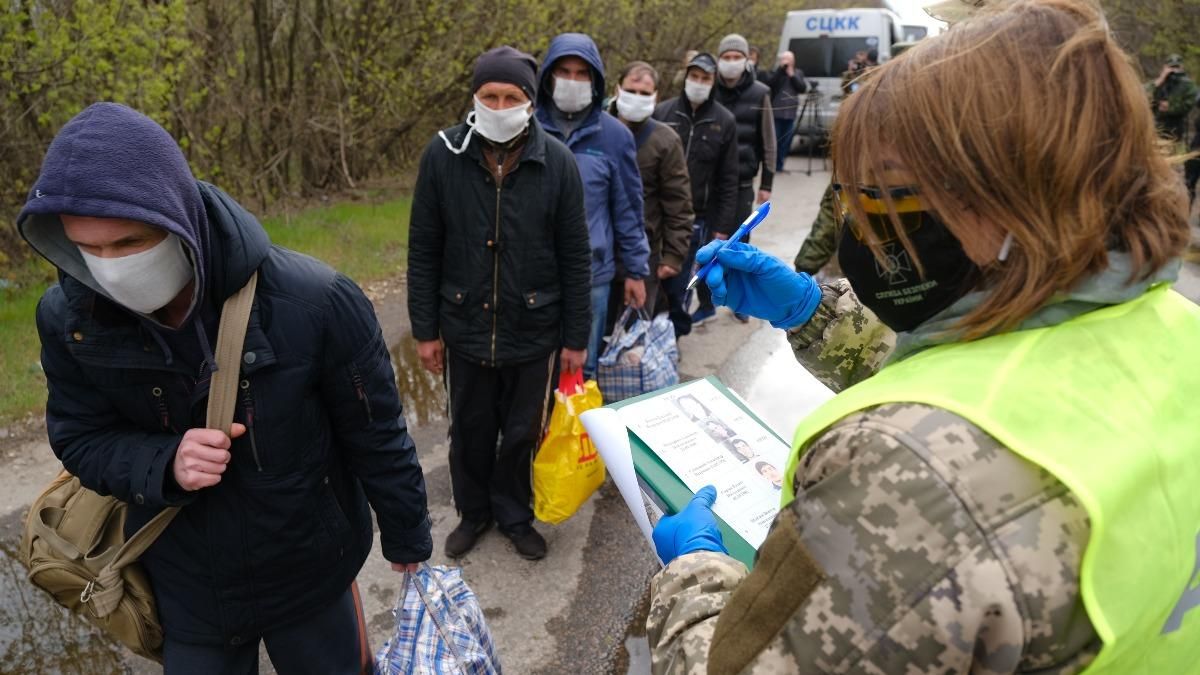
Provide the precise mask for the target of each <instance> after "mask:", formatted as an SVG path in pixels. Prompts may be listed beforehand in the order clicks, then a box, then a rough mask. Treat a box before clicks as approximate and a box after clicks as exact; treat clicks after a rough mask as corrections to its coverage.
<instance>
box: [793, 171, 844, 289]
mask: <svg viewBox="0 0 1200 675" xmlns="http://www.w3.org/2000/svg"><path fill="white" fill-rule="evenodd" d="M833 200H834V196H833V185H832V184H831V185H830V186H829V187H827V188H825V194H823V195H821V210H820V211H819V212H818V213H817V218H816V220H814V221H813V224H812V230H810V231H809V233H808V237H806V238H805V239H804V243H803V244H801V245H800V251H799V252H798V253H797V254H796V259H795V261H793V264H794V265H795V267H796V271H797V272H804V273H805V274H812V275H816V274H817V273H818V272H820V271H821V270H822V268H826V267H828V269H826V270H825V273H826V275H827V276H829V277H830V278H833V279H836V278H838V277H840V276H842V269H841V266H839V265H838V261H837V245H838V235H839V234H841V228H840V227H838V220H837V212H836V210H835V208H834V201H833Z"/></svg>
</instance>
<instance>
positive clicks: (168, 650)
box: [17, 103, 432, 675]
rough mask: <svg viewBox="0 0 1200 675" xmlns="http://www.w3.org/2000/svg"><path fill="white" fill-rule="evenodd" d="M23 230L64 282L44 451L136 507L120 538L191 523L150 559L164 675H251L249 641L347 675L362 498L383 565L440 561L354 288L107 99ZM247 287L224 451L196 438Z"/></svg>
mask: <svg viewBox="0 0 1200 675" xmlns="http://www.w3.org/2000/svg"><path fill="white" fill-rule="evenodd" d="M17 225H18V228H19V229H20V231H21V234H22V236H24V237H25V239H26V241H28V242H29V244H30V245H31V246H32V247H33V248H34V249H35V250H37V252H38V253H40V254H41V255H43V256H44V257H45V258H46V259H47V260H49V261H50V262H51V263H53V264H54V265H55V266H56V267H57V268H58V270H59V279H60V283H59V284H58V285H56V286H53V287H51V288H50V289H49V290H47V291H46V294H45V296H44V297H43V298H42V301H41V303H40V304H39V305H38V310H37V325H38V332H39V334H40V336H41V342H42V366H43V368H44V369H45V372H46V379H47V384H48V388H49V399H48V401H47V404H46V426H47V431H48V433H49V437H50V445H51V447H52V448H53V449H54V452H55V454H56V455H57V456H58V458H59V459H60V460H62V463H63V466H64V467H65V468H66V469H67V470H68V471H70V472H71V473H72V474H74V475H76V476H78V477H79V479H80V481H81V482H82V483H83V485H84V486H86V487H88V488H91V489H92V490H95V491H97V492H99V493H101V494H106V495H113V496H115V497H116V498H118V499H120V500H121V501H123V502H127V503H128V504H129V511H128V515H127V520H126V523H125V529H126V534H127V535H128V534H131V533H132V532H134V531H136V530H137V529H138V528H140V527H141V526H142V525H143V524H145V523H146V522H147V521H148V520H149V519H150V518H151V517H153V516H154V515H155V514H156V513H158V512H159V511H160V510H161V509H162V508H163V507H166V506H181V507H182V510H181V511H180V512H179V515H178V516H176V517H175V519H174V520H173V521H172V522H171V524H170V526H169V527H168V528H167V529H166V531H165V532H164V533H163V534H162V536H160V537H159V538H158V540H157V541H155V543H154V544H153V545H152V546H151V547H150V549H149V550H148V551H147V552H146V553H145V555H144V556H143V557H142V563H143V565H144V568H145V570H146V571H147V572H148V574H149V577H150V581H151V583H152V585H153V588H154V594H155V599H156V602H157V607H158V613H159V618H160V620H161V622H162V624H163V628H164V632H165V641H164V645H163V656H164V667H165V670H166V672H167V673H168V675H171V674H174V673H216V672H222V673H243V672H244V673H250V672H257V664H258V645H259V641H260V640H262V641H265V643H266V647H267V651H268V652H269V654H270V656H271V659H272V661H273V663H274V664H275V667H276V670H277V671H278V672H280V673H296V672H322V673H349V672H359V670H360V668H361V667H362V663H363V662H364V659H366V658H368V657H369V653H368V652H367V651H366V649H365V645H366V642H365V630H364V624H363V623H362V621H361V611H360V610H357V609H356V605H358V606H361V605H360V603H358V602H357V599H356V597H355V594H356V591H355V589H354V587H353V581H354V578H355V576H356V575H357V573H358V571H359V569H360V568H361V567H362V565H363V562H364V561H365V560H366V557H367V554H368V553H369V551H370V549H371V543H372V538H373V536H372V527H371V515H370V511H369V508H368V502H369V504H370V507H372V508H373V509H374V511H375V514H376V517H377V519H378V521H379V530H380V534H381V538H382V542H383V555H384V557H386V558H387V559H388V560H389V561H391V562H392V566H393V568H394V569H396V570H397V571H401V570H405V569H413V568H415V564H416V563H418V562H420V561H423V560H426V559H428V558H429V555H430V552H431V549H432V542H431V538H430V521H429V517H428V513H427V511H426V500H425V485H424V479H423V478H422V474H421V467H420V466H419V465H418V463H417V457H416V450H415V448H414V446H413V442H412V440H411V438H410V437H409V435H408V432H407V427H406V426H405V422H404V417H403V416H402V414H401V408H400V399H399V395H398V393H397V390H396V386H395V380H394V375H393V372H392V367H391V363H390V360H389V357H388V351H387V347H386V345H385V344H384V341H383V336H382V334H381V332H380V328H379V324H378V322H377V320H376V317H375V313H374V310H373V309H372V307H371V304H370V302H369V301H368V300H367V299H366V297H365V296H364V295H363V293H362V291H361V290H360V289H359V288H358V287H357V286H356V285H355V284H354V283H353V282H352V281H350V280H349V279H347V278H346V277H344V276H342V275H340V274H337V273H336V272H334V271H333V270H332V269H330V268H329V267H327V266H325V265H324V264H322V263H320V262H318V261H316V260H314V259H312V258H309V257H307V256H303V255H300V254H298V253H294V252H292V251H288V250H286V249H283V248H280V247H278V246H272V245H271V242H270V241H269V240H268V238H267V234H266V232H265V231H264V230H263V228H262V226H261V225H259V223H258V221H256V220H255V219H254V217H253V216H252V215H250V214H249V213H248V212H247V211H246V210H245V209H243V208H242V207H241V206H239V205H238V204H237V202H235V201H234V200H233V199H231V198H230V197H229V196H228V195H226V194H225V193H224V192H222V191H221V190H219V189H217V188H216V187H213V186H212V185H208V184H207V183H202V182H199V181H197V180H196V179H195V178H193V177H192V174H191V171H190V170H189V169H188V165H187V161H186V160H185V159H184V156H183V153H182V152H181V151H180V149H179V146H178V145H177V144H176V143H175V141H174V139H172V138H171V137H170V135H168V134H167V132H166V131H165V130H164V129H163V128H162V127H160V126H159V125H158V124H156V123H155V122H154V121H152V120H151V119H149V118H148V117H146V116H144V115H142V114H140V113H138V112H136V111H134V110H132V109H130V108H127V107H125V106H121V105H116V104H112V103H98V104H95V105H93V106H91V107H89V108H87V109H86V110H84V111H83V112H81V113H80V114H79V115H77V116H76V117H75V118H74V119H72V120H71V121H70V122H68V123H67V124H66V125H65V126H64V127H63V128H62V130H61V131H60V132H59V133H58V136H57V137H56V138H55V139H54V142H53V143H52V144H51V145H50V148H49V150H48V151H47V153H46V158H45V161H44V163H43V165H42V171H41V175H40V176H39V177H38V179H37V182H36V183H35V184H34V187H33V190H31V191H30V193H29V200H28V202H27V203H26V204H25V208H24V209H23V210H22V211H21V214H20V216H19V217H18V221H17ZM255 271H257V272H258V274H259V281H258V288H257V292H256V294H255V300H254V306H253V309H252V312H251V315H250V321H249V326H248V330H247V333H246V339H245V342H244V345H243V347H242V358H241V363H240V364H239V365H240V375H239V392H238V393H239V401H238V406H237V412H236V415H235V419H236V420H237V422H238V423H237V424H234V428H233V430H232V436H233V439H232V440H231V439H230V437H229V436H226V435H225V433H224V432H223V431H220V430H214V429H205V428H204V427H205V402H206V399H207V397H208V386H209V379H210V373H211V370H212V364H213V345H214V344H215V343H216V337H217V326H218V322H219V317H220V311H221V307H222V304H223V303H224V301H225V300H226V298H228V297H229V296H231V295H232V294H233V293H235V292H236V291H237V290H238V289H240V288H241V287H242V286H244V285H245V284H246V282H247V280H249V278H250V276H251V275H252V274H253V273H254V272H255ZM225 367H228V366H225Z"/></svg>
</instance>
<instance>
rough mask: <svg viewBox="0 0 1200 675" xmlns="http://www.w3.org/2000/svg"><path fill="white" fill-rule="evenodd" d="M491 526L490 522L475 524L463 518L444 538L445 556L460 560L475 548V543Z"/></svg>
mask: <svg viewBox="0 0 1200 675" xmlns="http://www.w3.org/2000/svg"><path fill="white" fill-rule="evenodd" d="M491 526H492V521H491V520H485V521H483V522H477V521H474V520H467V519H466V518H463V519H462V521H461V522H459V524H458V527H456V528H454V531H453V532H451V533H450V536H448V537H446V555H447V556H448V557H451V558H461V557H463V556H464V555H466V554H467V552H468V551H470V550H471V549H473V548H475V542H477V541H479V537H481V536H483V533H484V532H487V531H488V528H490V527H491Z"/></svg>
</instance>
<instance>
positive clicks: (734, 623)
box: [708, 508, 825, 675]
mask: <svg viewBox="0 0 1200 675" xmlns="http://www.w3.org/2000/svg"><path fill="white" fill-rule="evenodd" d="M824 579H825V570H824V569H822V568H821V565H820V563H818V562H817V561H816V559H814V558H813V557H812V554H810V553H809V552H808V549H807V548H805V547H804V542H803V541H801V540H800V527H799V523H797V522H796V514H795V513H794V512H793V511H792V510H791V509H786V508H785V509H784V510H783V511H782V512H781V513H780V514H779V521H778V522H777V523H775V526H774V527H773V528H771V534H770V535H768V536H767V540H766V541H764V542H763V545H762V547H761V548H759V551H758V561H757V562H756V563H755V566H754V570H753V571H751V572H750V574H749V575H748V576H747V577H746V578H745V579H744V580H743V581H742V583H741V584H739V585H738V587H737V589H736V590H735V591H734V592H733V595H732V596H730V598H729V602H728V603H727V604H726V605H725V607H724V609H722V610H721V615H720V617H719V618H718V619H717V627H716V629H715V631H714V633H713V640H712V644H711V646H710V647H709V650H708V672H709V673H710V674H720V675H725V674H726V673H740V672H742V670H744V669H745V668H746V666H747V665H749V664H750V663H751V662H753V661H754V659H755V658H756V657H757V656H758V654H759V653H760V652H762V651H763V650H764V649H766V648H767V645H769V644H770V643H771V641H772V640H774V639H775V636H776V635H778V634H779V632H780V631H781V630H783V627H784V626H785V625H786V624H787V622H788V620H790V619H791V618H792V615H793V614H795V613H796V611H797V610H798V609H799V608H800V606H801V605H803V604H804V602H805V601H806V600H808V597H809V596H810V595H812V592H813V591H814V590H816V588H817V586H818V585H819V584H820V583H821V581H822V580H824Z"/></svg>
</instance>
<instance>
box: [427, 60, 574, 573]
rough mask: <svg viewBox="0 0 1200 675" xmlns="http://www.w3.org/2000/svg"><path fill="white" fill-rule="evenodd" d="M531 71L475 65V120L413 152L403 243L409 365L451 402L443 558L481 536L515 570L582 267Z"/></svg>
mask: <svg viewBox="0 0 1200 675" xmlns="http://www.w3.org/2000/svg"><path fill="white" fill-rule="evenodd" d="M536 70H537V62H536V61H534V60H533V57H531V56H529V55H528V54H523V53H521V52H519V51H517V50H516V49H513V48H512V47H497V48H495V49H492V50H491V51H488V52H485V53H484V54H483V55H481V56H480V57H479V59H478V60H477V61H476V62H475V71H474V75H473V77H472V81H471V92H472V94H473V96H474V109H473V111H472V112H471V113H470V114H468V115H467V120H466V123H465V124H460V125H458V126H456V127H453V128H451V129H446V130H444V131H441V132H439V133H438V134H437V136H436V137H434V139H433V140H432V141H430V143H429V145H428V146H427V147H426V148H425V154H424V156H423V157H422V158H421V165H420V169H419V172H418V174H417V185H416V190H415V192H414V194H413V206H412V220H411V223H410V225H409V242H408V249H409V250H408V312H409V316H410V317H411V319H412V331H413V337H415V338H416V339H417V351H418V353H419V355H420V357H421V364H422V365H423V366H424V367H425V368H426V369H428V370H429V371H430V372H432V373H435V374H444V376H445V380H446V389H447V391H448V393H449V398H450V480H451V485H452V488H453V491H454V505H455V507H456V508H457V509H458V512H459V515H460V517H461V521H460V522H459V524H458V526H457V527H455V529H454V531H452V532H451V533H450V535H449V536H448V537H447V538H446V548H445V550H446V555H447V556H449V557H451V558H458V557H461V556H463V555H466V553H467V552H468V551H470V550H471V549H472V548H473V547H474V546H475V543H476V542H477V541H478V539H479V537H480V536H481V535H483V533H484V532H485V531H486V530H487V529H488V528H490V527H491V526H492V525H493V524H497V525H499V529H500V531H501V532H502V533H503V534H504V535H505V536H507V537H508V538H509V539H510V540H511V541H512V543H513V545H514V546H515V547H516V550H517V553H518V554H519V555H520V556H521V557H523V558H526V559H529V560H537V559H539V558H542V557H543V556H545V555H546V541H545V539H544V538H542V536H541V535H540V534H539V533H538V532H537V530H535V529H534V528H533V510H532V508H531V498H532V488H531V485H530V459H531V457H532V454H533V452H534V449H535V446H536V445H537V443H538V442H539V441H540V440H541V437H542V430H543V429H544V428H545V426H546V422H547V419H548V416H547V412H548V410H549V404H550V400H551V399H550V394H551V392H552V391H553V390H554V383H555V381H556V377H557V375H558V372H559V367H560V365H561V368H562V369H563V370H567V371H576V370H579V369H580V368H582V367H583V364H584V359H585V355H586V354H587V349H588V331H589V329H590V327H591V321H592V310H591V308H590V300H589V298H590V295H591V286H592V262H591V256H590V253H589V249H588V230H587V220H586V218H585V215H584V210H583V205H584V194H583V185H582V183H581V181H580V178H579V170H578V169H577V168H576V166H575V158H574V156H573V155H572V154H571V151H570V150H568V149H567V148H566V146H564V145H563V144H562V143H560V142H559V141H558V140H556V139H555V138H553V137H552V136H551V135H550V134H548V133H546V131H545V130H544V129H543V128H542V125H541V124H539V123H538V121H537V119H536V118H535V117H534V115H533V101H534V100H535V98H536V96H535V93H536V91H537V80H536Z"/></svg>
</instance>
